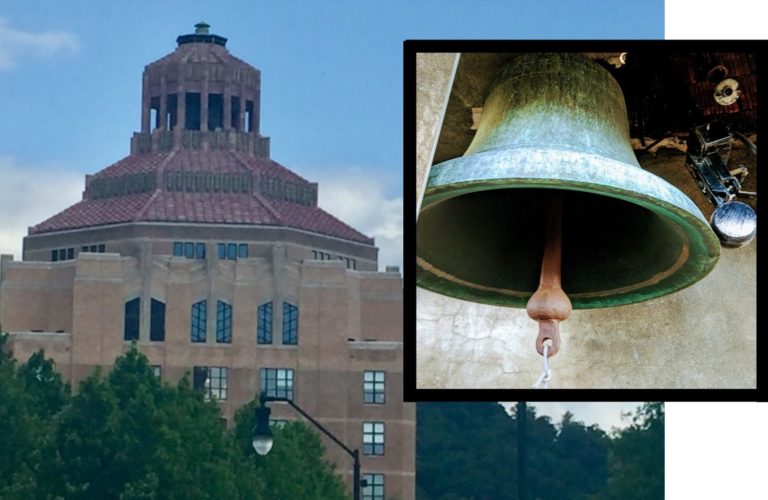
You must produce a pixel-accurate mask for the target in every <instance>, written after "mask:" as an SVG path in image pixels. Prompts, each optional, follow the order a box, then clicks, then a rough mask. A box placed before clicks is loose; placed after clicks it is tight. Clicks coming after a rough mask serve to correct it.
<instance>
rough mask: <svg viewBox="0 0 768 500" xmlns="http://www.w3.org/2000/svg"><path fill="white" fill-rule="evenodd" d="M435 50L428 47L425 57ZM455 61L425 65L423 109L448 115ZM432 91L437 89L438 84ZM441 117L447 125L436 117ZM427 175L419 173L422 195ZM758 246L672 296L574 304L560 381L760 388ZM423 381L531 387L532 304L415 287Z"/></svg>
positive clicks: (656, 168) (661, 162)
mask: <svg viewBox="0 0 768 500" xmlns="http://www.w3.org/2000/svg"><path fill="white" fill-rule="evenodd" d="M432 56H433V55H422V57H421V58H417V64H424V59H425V58H428V57H432ZM448 71H450V68H448V69H443V70H442V72H439V71H437V69H436V68H435V66H434V65H432V66H430V70H429V71H420V70H419V69H418V68H417V78H418V79H419V81H418V87H419V93H422V92H427V93H430V95H433V96H435V97H434V98H433V99H431V100H429V101H427V100H417V106H418V107H420V109H419V110H418V112H417V116H425V115H428V114H430V113H431V114H434V115H435V116H441V115H442V108H441V107H440V106H442V105H443V104H444V102H445V101H444V99H439V98H437V97H436V94H437V92H439V91H440V90H441V89H444V88H445V80H446V77H447V75H448V74H449V73H448ZM430 90H431V92H430ZM428 126H434V125H432V124H430V123H429V122H426V121H424V120H420V121H418V123H417V129H418V130H417V132H418V133H417V140H418V143H417V151H418V152H419V153H418V155H419V157H421V155H423V154H425V155H427V156H428V157H431V154H432V151H433V150H434V142H433V141H434V140H436V136H437V134H436V130H435V131H432V133H430V131H425V130H421V128H423V127H428ZM437 126H439V124H438V125H437ZM642 163H643V166H644V167H645V168H647V169H648V170H650V171H652V172H654V173H656V174H657V175H661V176H663V177H664V178H666V179H667V180H669V181H670V182H672V183H673V184H675V185H676V186H678V187H679V188H681V189H682V190H683V191H684V192H686V194H688V195H689V196H691V197H692V198H693V199H694V201H695V202H696V203H697V204H698V205H699V207H700V208H701V209H702V211H703V212H704V213H705V216H708V215H709V213H708V211H707V205H706V204H707V202H706V200H704V199H703V195H701V193H699V192H698V191H697V189H696V186H695V183H694V182H693V180H692V179H691V178H690V175H689V174H688V173H687V172H686V171H685V168H684V166H683V164H684V159H683V156H682V155H680V154H679V153H678V154H666V153H660V154H659V155H657V156H648V157H646V158H644V159H643V161H642ZM423 175H425V174H421V173H420V174H419V176H418V178H417V186H418V187H417V189H418V190H419V193H418V195H419V196H421V191H420V186H421V183H422V182H423ZM756 247H757V241H756V239H755V241H753V242H752V243H750V244H749V245H748V246H746V247H743V248H740V249H723V251H722V254H721V257H720V261H719V263H718V264H717V267H716V268H715V270H714V271H713V272H712V273H711V274H710V275H708V276H707V277H706V278H705V279H703V280H702V281H700V282H699V283H697V284H695V285H693V286H692V287H689V288H687V289H685V290H683V291H681V292H678V293H676V294H673V295H669V296H666V297H662V298H659V299H656V300H652V301H647V302H644V303H640V304H633V305H629V306H623V307H615V308H608V309H592V310H579V311H575V312H574V313H573V314H572V315H571V317H570V319H568V320H567V321H565V322H564V323H562V325H561V334H562V345H561V350H560V353H558V354H557V356H555V357H553V358H551V359H550V361H551V362H550V367H551V369H552V372H553V379H552V380H551V382H550V384H549V387H552V388H753V387H755V383H756V380H755V378H756V377H755V370H756V356H755V345H756V319H755V312H756V306H757V305H756V280H757V275H756V266H755V261H756ZM416 314H417V325H416V328H417V386H418V387H419V388H528V387H530V386H531V385H532V384H533V382H534V381H535V380H536V379H537V378H538V376H539V374H540V373H541V357H540V356H539V355H538V354H536V352H535V350H534V340H535V338H536V333H537V324H536V322H534V321H532V320H531V319H529V318H528V316H527V314H526V312H525V310H522V309H506V308H498V307H491V306H485V305H480V304H473V303H469V302H464V301H460V300H457V299H452V298H449V297H445V296H442V295H438V294H435V293H432V292H429V291H426V290H423V289H418V290H417V309H416Z"/></svg>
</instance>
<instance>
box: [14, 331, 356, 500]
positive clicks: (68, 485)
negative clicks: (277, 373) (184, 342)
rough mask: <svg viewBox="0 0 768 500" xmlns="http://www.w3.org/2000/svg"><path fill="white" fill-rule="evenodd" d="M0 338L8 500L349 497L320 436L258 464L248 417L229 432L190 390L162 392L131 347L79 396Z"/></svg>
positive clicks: (281, 440) (244, 413)
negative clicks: (13, 351) (23, 359)
mask: <svg viewBox="0 0 768 500" xmlns="http://www.w3.org/2000/svg"><path fill="white" fill-rule="evenodd" d="M5 342H6V337H4V336H2V337H0V422H3V424H4V426H5V429H4V432H1V433H0V498H9V499H14V498H19V499H28V498H67V499H70V498H72V499H92V498H93V499H95V498H99V499H101V498H120V499H204V498H206V499H207V498H227V499H237V498H248V499H274V498H287V499H288V498H316V499H329V500H336V499H342V498H346V492H345V489H344V486H343V483H342V482H341V480H340V478H339V477H338V476H337V475H336V474H334V470H333V467H332V465H331V464H330V463H329V462H328V461H327V460H326V459H325V458H324V449H323V445H322V443H321V441H320V438H319V436H318V435H317V434H316V433H315V432H314V431H313V430H312V429H310V428H309V427H307V425H305V424H304V423H302V422H299V421H296V422H291V423H289V424H288V425H286V426H284V427H282V428H276V429H274V440H275V446H274V447H273V450H272V452H271V453H270V454H269V455H268V456H266V457H261V456H258V455H256V454H255V453H254V451H253V448H252V446H251V440H252V438H251V434H250V433H251V429H252V426H253V424H252V422H251V418H252V413H253V412H252V408H251V407H250V406H247V407H244V408H242V409H241V410H240V411H239V412H238V414H237V418H236V426H235V428H234V429H233V430H232V431H227V430H226V429H224V426H223V425H222V422H221V414H220V411H219V408H218V405H217V403H216V402H214V401H206V400H205V399H204V398H203V396H202V394H200V393H199V392H198V391H195V390H194V389H192V388H191V384H190V383H189V381H188V380H186V379H183V380H182V381H181V382H179V383H178V384H177V385H175V386H172V385H169V384H167V383H163V382H161V381H160V380H159V379H158V378H157V377H156V376H155V375H154V374H153V372H152V370H151V368H150V366H149V364H148V362H147V359H146V358H145V357H144V356H143V355H142V354H141V353H139V352H138V351H137V350H136V348H135V346H133V347H132V348H131V349H130V350H129V351H128V352H127V353H126V354H124V355H123V356H121V357H120V358H118V359H117V360H116V361H115V364H114V367H113V368H112V369H111V370H110V372H109V373H108V374H106V375H105V374H103V373H102V372H101V371H100V370H96V372H95V373H93V374H92V375H91V376H89V377H88V378H86V379H85V380H84V381H83V382H82V383H81V384H80V386H79V389H78V391H77V393H76V394H75V395H71V393H70V389H69V387H68V385H67V384H65V383H64V382H63V381H62V379H61V376H60V375H59V374H58V373H57V372H56V371H55V369H54V366H53V362H52V361H50V360H47V359H45V356H44V354H43V353H42V352H38V353H36V354H34V355H33V356H32V357H30V359H29V361H27V362H26V363H24V364H22V365H18V363H17V362H16V361H15V360H14V359H13V358H12V357H11V355H10V354H9V353H8V352H7V350H6V349H5Z"/></svg>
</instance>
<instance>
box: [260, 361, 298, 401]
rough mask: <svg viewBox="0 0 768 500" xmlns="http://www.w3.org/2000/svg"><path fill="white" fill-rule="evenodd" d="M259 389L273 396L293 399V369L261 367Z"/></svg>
mask: <svg viewBox="0 0 768 500" xmlns="http://www.w3.org/2000/svg"><path fill="white" fill-rule="evenodd" d="M259 373H260V377H259V378H260V379H261V391H262V392H266V393H267V396H272V397H274V398H287V399H290V400H293V370H292V369H291V368H262V369H261V370H260V372H259Z"/></svg>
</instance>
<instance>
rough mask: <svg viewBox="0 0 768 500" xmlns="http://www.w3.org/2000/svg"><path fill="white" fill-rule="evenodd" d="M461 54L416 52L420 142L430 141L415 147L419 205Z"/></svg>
mask: <svg viewBox="0 0 768 500" xmlns="http://www.w3.org/2000/svg"><path fill="white" fill-rule="evenodd" d="M458 57H459V55H458V54H439V53H438V54H416V81H417V82H419V84H418V85H417V87H416V124H417V125H416V135H417V141H418V144H420V145H421V144H424V145H428V147H418V148H417V149H416V199H417V207H418V205H419V201H420V200H421V197H422V195H423V194H424V193H423V190H424V179H426V175H427V173H428V172H429V165H430V164H431V163H432V155H433V154H434V152H435V145H436V144H437V134H438V132H439V131H440V126H441V124H442V122H443V113H444V111H445V106H446V104H447V102H448V94H449V93H450V89H451V82H452V81H453V73H454V70H455V67H456V63H457V62H458ZM421 82H424V83H425V85H421ZM417 210H418V208H417Z"/></svg>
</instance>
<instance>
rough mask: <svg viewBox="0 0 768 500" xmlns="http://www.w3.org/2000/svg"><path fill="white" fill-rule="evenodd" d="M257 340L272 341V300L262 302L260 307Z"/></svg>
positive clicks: (260, 341) (259, 341)
mask: <svg viewBox="0 0 768 500" xmlns="http://www.w3.org/2000/svg"><path fill="white" fill-rule="evenodd" d="M256 328H257V332H256V342H257V343H259V344H271V343H272V302H268V303H266V304H262V305H260V306H259V309H258V318H257V327H256Z"/></svg>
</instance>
